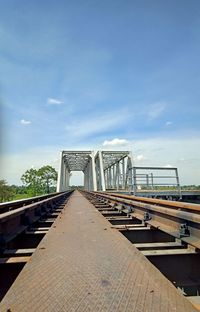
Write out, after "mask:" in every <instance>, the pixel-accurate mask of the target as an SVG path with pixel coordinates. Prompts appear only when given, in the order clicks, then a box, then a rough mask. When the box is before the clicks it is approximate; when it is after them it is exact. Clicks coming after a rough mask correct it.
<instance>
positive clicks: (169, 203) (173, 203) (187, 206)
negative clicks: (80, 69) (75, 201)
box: [95, 192, 200, 212]
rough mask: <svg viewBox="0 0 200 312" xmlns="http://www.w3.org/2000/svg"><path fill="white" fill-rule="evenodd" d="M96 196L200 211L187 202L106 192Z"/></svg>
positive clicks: (196, 205)
mask: <svg viewBox="0 0 200 312" xmlns="http://www.w3.org/2000/svg"><path fill="white" fill-rule="evenodd" d="M95 193H96V194H98V193H99V194H102V195H104V194H107V195H110V196H114V197H120V198H124V199H130V200H134V201H138V202H143V203H147V204H157V205H162V206H163V207H164V206H165V207H170V208H175V209H183V210H188V211H194V212H196V211H200V205H199V204H191V203H186V202H177V201H170V200H164V199H157V198H146V197H139V196H134V195H125V194H119V193H106V192H95Z"/></svg>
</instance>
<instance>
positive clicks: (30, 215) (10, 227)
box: [0, 191, 72, 249]
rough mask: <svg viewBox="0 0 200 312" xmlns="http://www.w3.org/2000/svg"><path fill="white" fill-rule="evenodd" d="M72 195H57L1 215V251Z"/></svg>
mask: <svg viewBox="0 0 200 312" xmlns="http://www.w3.org/2000/svg"><path fill="white" fill-rule="evenodd" d="M71 193H72V191H69V192H62V193H60V194H58V193H56V195H55V194H54V196H51V197H50V198H46V199H43V200H40V201H37V202H35V203H32V204H29V205H26V206H23V207H21V208H16V209H14V210H12V211H7V212H5V213H2V214H0V249H4V248H5V246H6V244H7V243H8V242H9V241H11V240H12V239H13V238H15V237H16V236H17V235H19V234H20V233H22V232H23V231H25V230H26V229H27V228H28V227H29V226H30V225H31V224H32V223H34V222H36V221H37V220H39V219H40V218H41V217H42V216H44V215H45V214H48V213H49V212H51V211H53V209H54V208H55V206H56V205H57V203H60V202H61V201H64V200H65V199H67V197H69V196H70V195H71Z"/></svg>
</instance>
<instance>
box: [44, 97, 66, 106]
mask: <svg viewBox="0 0 200 312" xmlns="http://www.w3.org/2000/svg"><path fill="white" fill-rule="evenodd" d="M63 103H64V102H63V101H61V100H59V99H54V98H48V99H47V104H49V105H60V104H63Z"/></svg>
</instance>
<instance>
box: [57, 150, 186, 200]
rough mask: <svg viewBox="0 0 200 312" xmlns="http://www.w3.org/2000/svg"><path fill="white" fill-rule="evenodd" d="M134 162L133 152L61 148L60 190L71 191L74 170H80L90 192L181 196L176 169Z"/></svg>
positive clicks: (58, 186)
mask: <svg viewBox="0 0 200 312" xmlns="http://www.w3.org/2000/svg"><path fill="white" fill-rule="evenodd" d="M133 163H134V160H133V155H132V152H131V151H96V152H94V151H62V152H61V155H60V168H59V175H58V183H57V192H61V191H67V190H69V189H70V176H71V172H73V171H81V172H83V173H84V189H85V190H87V191H114V190H115V191H122V192H128V193H131V194H134V195H143V196H148V195H149V196H152V197H157V196H159V195H160V196H161V197H163V196H166V198H168V197H169V198H170V194H171V195H172V197H176V198H181V189H180V182H179V176H178V169H177V168H166V167H136V166H133ZM170 187H173V189H172V190H173V192H172V190H171V191H170V192H169V188H170ZM163 188H164V190H163ZM161 190H162V191H161ZM163 192H164V193H163ZM163 194H164V195H163Z"/></svg>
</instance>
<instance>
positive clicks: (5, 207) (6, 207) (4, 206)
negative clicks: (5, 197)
mask: <svg viewBox="0 0 200 312" xmlns="http://www.w3.org/2000/svg"><path fill="white" fill-rule="evenodd" d="M63 193H64V192H60V193H51V194H45V195H40V196H35V197H30V198H24V199H19V200H14V201H9V202H5V203H0V214H1V213H4V212H7V211H11V210H14V209H17V208H21V207H23V206H26V205H29V204H33V203H35V202H39V201H41V200H44V199H48V198H52V197H54V196H56V195H59V194H63Z"/></svg>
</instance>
